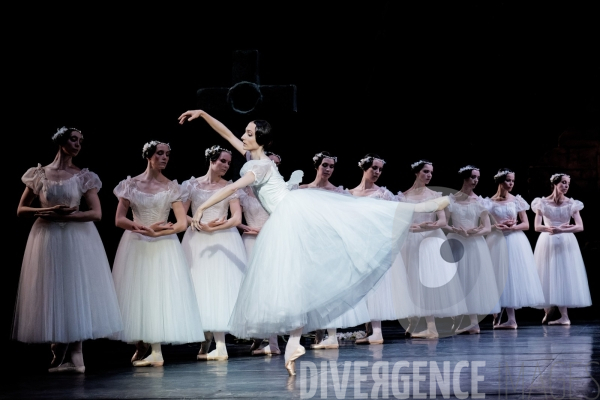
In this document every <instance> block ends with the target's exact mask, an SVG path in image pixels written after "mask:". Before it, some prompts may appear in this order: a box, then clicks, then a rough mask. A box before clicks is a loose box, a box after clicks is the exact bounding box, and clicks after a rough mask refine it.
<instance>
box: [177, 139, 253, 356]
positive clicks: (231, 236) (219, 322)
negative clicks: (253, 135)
mask: <svg viewBox="0 0 600 400" xmlns="http://www.w3.org/2000/svg"><path fill="white" fill-rule="evenodd" d="M204 155H205V157H206V161H207V163H208V172H207V173H206V174H205V175H204V176H201V177H199V178H195V177H192V178H191V179H189V180H187V181H184V182H183V183H182V184H181V190H182V193H183V197H182V200H183V209H184V211H185V213H186V214H187V213H188V210H189V209H190V206H191V210H192V215H193V214H194V212H195V210H196V208H197V207H198V206H199V205H200V204H202V203H203V202H204V200H206V199H208V198H209V197H210V196H211V195H212V194H213V193H215V192H216V191H217V190H219V189H221V188H223V187H224V186H226V185H228V184H230V183H231V181H226V180H225V179H223V175H225V174H226V173H227V171H228V170H229V167H230V165H231V151H230V150H228V149H224V148H222V147H220V146H212V147H210V148H208V149H206V150H205V152H204ZM239 197H240V193H239V192H237V193H234V194H233V195H231V196H229V197H228V198H227V199H225V200H224V201H222V202H220V203H218V204H215V205H214V206H212V207H211V208H209V209H207V210H206V212H205V213H204V215H203V217H202V221H201V230H200V231H195V230H193V229H192V228H191V227H189V228H188V229H187V230H186V231H185V234H184V236H183V240H182V241H181V245H182V247H183V251H184V252H185V255H186V257H187V260H188V263H189V265H190V269H191V273H192V280H193V282H194V289H195V291H196V299H197V300H198V309H199V310H200V318H201V320H202V327H203V328H204V336H205V337H206V340H205V341H204V342H202V344H201V346H200V352H199V353H198V356H197V357H196V358H197V359H198V360H227V359H228V358H229V355H228V353H227V346H226V344H225V334H226V333H227V332H228V331H229V318H230V317H231V312H232V310H233V306H234V305H235V301H236V299H237V295H238V291H239V290H240V284H241V282H242V279H243V277H244V273H245V271H246V250H245V248H244V243H243V242H242V238H241V237H240V234H239V232H238V230H237V229H236V226H237V225H238V224H240V223H241V222H242V208H241V206H240V200H239ZM228 210H229V211H230V214H231V217H230V218H229V219H227V212H228ZM188 220H189V222H190V223H191V217H188ZM213 337H214V340H215V342H216V349H215V350H213V351H212V352H210V353H209V352H208V350H209V348H210V345H211V342H212V340H213Z"/></svg>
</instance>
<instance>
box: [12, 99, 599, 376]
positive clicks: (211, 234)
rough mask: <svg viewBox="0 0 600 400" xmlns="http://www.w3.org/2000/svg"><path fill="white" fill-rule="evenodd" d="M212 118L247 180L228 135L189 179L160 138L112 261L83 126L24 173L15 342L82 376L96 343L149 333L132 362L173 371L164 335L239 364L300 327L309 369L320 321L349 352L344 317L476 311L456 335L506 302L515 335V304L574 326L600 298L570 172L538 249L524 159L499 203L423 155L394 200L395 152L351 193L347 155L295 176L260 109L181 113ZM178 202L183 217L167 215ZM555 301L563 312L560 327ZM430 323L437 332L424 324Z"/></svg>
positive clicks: (132, 196) (133, 181)
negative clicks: (341, 170)
mask: <svg viewBox="0 0 600 400" xmlns="http://www.w3.org/2000/svg"><path fill="white" fill-rule="evenodd" d="M198 118H202V119H203V120H205V121H206V122H207V123H208V124H209V125H210V127H212V128H213V129H214V131H216V132H217V133H218V134H219V135H221V136H222V137H223V138H224V139H226V140H227V141H228V142H229V143H230V144H231V146H232V147H233V149H234V150H235V151H237V152H239V153H240V154H241V155H242V156H244V157H246V160H247V162H246V163H245V164H244V166H243V168H242V169H241V172H240V175H241V177H240V179H238V180H236V181H235V182H232V181H227V180H225V179H223V176H224V175H225V173H226V172H227V171H228V169H229V167H230V163H231V160H232V157H233V154H232V151H231V150H228V149H225V148H221V147H220V146H213V147H211V148H209V149H206V152H205V156H206V159H207V162H208V171H207V173H206V174H205V175H203V176H201V177H198V178H196V177H194V176H192V177H191V178H190V179H189V180H186V181H184V182H183V183H182V184H179V183H178V182H177V181H176V180H170V179H168V178H167V177H166V176H165V175H163V171H164V169H165V168H166V166H167V163H168V161H169V157H170V152H171V148H170V146H169V144H167V143H162V142H158V141H151V142H148V143H146V144H145V145H144V147H143V151H142V156H143V158H144V159H146V160H147V168H146V170H145V171H144V172H143V173H141V174H140V175H137V176H134V177H131V176H128V177H127V178H126V179H124V180H123V181H121V182H120V183H119V184H118V185H117V186H116V187H115V189H114V194H115V195H116V197H117V198H118V201H119V203H118V206H117V211H116V218H115V223H116V225H117V226H118V227H120V228H122V229H123V230H124V231H125V232H124V233H123V236H122V238H121V241H120V243H119V246H118V249H117V253H116V256H115V259H114V263H113V265H112V273H111V266H110V264H109V261H108V259H107V256H106V252H105V250H104V247H103V245H102V240H101V238H100V236H99V234H98V231H97V230H96V227H95V225H94V223H93V222H94V221H98V220H99V219H100V218H101V206H100V201H99V198H98V191H99V190H100V188H101V187H102V183H101V181H100V179H99V178H98V176H97V175H96V174H95V173H93V172H91V171H89V170H88V169H85V168H84V169H80V168H78V167H76V166H75V165H74V164H73V158H74V157H75V156H77V154H78V153H79V151H80V150H81V146H82V141H83V136H82V133H81V131H79V130H78V129H75V128H67V127H63V128H61V129H59V130H58V131H57V132H56V133H55V134H54V136H53V137H52V140H53V141H54V143H55V144H56V145H57V146H58V148H59V149H58V153H57V155H56V157H55V159H54V161H53V162H52V163H50V164H49V165H46V166H41V165H39V164H38V166H37V167H34V168H30V169H29V170H28V171H27V172H26V173H25V174H24V175H23V178H22V181H23V182H24V183H25V186H26V187H25V190H24V192H23V195H22V197H21V200H20V202H19V206H18V215H19V216H29V217H36V220H35V222H34V224H33V226H32V228H31V232H30V234H29V238H28V241H27V246H26V250H25V255H24V257H23V263H22V268H21V276H20V281H19V289H18V296H17V301H16V309H15V318H14V323H13V338H14V339H15V340H18V341H21V342H26V343H50V344H51V349H52V353H53V355H54V358H53V359H52V361H51V365H50V368H49V371H50V372H79V373H82V372H84V371H85V365H84V361H83V353H82V341H84V340H87V339H96V338H111V339H115V340H121V341H124V342H127V343H132V344H135V346H136V350H135V353H134V355H133V357H132V359H131V361H132V363H133V365H134V366H140V367H141V366H161V365H163V363H164V359H163V356H162V352H161V344H164V343H170V344H182V343H197V342H200V343H201V346H200V352H199V354H198V355H197V359H198V360H226V359H227V358H228V354H227V348H226V344H225V334H226V333H230V334H232V335H234V336H236V337H238V338H244V339H254V341H253V343H252V346H251V351H252V354H255V355H261V354H263V355H273V354H280V353H281V351H280V350H279V346H278V341H277V336H278V335H289V338H288V341H287V345H286V347H285V368H286V369H287V371H288V373H289V374H290V375H295V360H296V359H297V358H298V357H300V356H302V355H303V354H304V353H305V348H304V347H303V346H302V345H301V344H300V338H301V336H302V334H305V333H308V332H313V331H316V332H317V334H316V338H317V339H316V340H315V343H314V344H313V345H312V347H313V348H317V349H319V348H321V349H328V348H337V347H338V346H339V345H338V340H337V335H336V329H338V328H348V327H356V326H359V325H362V324H367V327H368V332H369V334H368V336H366V337H364V338H362V339H357V340H356V343H357V344H371V345H378V344H382V343H383V340H384V339H383V336H382V331H381V321H390V320H400V319H401V320H408V321H409V322H410V324H409V325H408V327H407V329H406V335H407V336H410V337H412V338H421V339H434V338H438V337H439V333H438V330H437V328H436V318H440V317H457V316H468V317H469V318H470V320H469V323H468V324H467V326H465V327H463V328H461V327H460V326H458V324H457V327H456V331H455V333H467V334H477V333H479V331H480V328H479V323H478V321H479V320H478V316H482V315H483V316H485V315H489V314H493V315H494V317H493V318H494V323H493V326H494V329H516V328H517V323H516V319H515V309H519V308H522V307H536V308H543V309H544V310H545V315H544V317H543V321H542V322H548V323H549V324H569V323H570V321H569V317H568V314H567V308H569V307H586V306H589V305H591V297H590V292H589V288H588V282H587V277H586V271H585V266H584V263H583V259H582V256H581V252H580V250H579V246H578V243H577V240H576V239H575V237H574V235H573V234H574V233H575V232H579V231H582V230H583V223H582V219H581V216H580V210H581V209H582V208H583V204H582V203H581V202H580V201H577V200H574V199H572V198H568V197H566V193H567V191H568V189H569V184H570V177H569V176H568V175H566V174H563V173H557V174H555V175H553V176H552V177H551V178H550V181H551V184H552V187H553V190H552V193H551V194H550V195H549V196H547V197H544V198H536V199H534V200H533V202H532V206H531V208H532V210H533V211H534V212H535V221H534V227H535V230H536V231H537V232H540V235H539V237H538V239H537V243H536V245H535V250H532V248H531V246H530V245H529V242H528V239H527V238H526V236H525V234H524V233H523V231H525V230H528V229H529V221H528V217H527V215H526V211H527V210H528V209H529V208H530V207H529V205H528V204H527V202H526V201H525V200H524V199H523V198H522V197H521V196H519V195H513V194H511V191H512V189H513V185H514V182H515V173H514V172H513V171H510V170H509V169H501V170H499V171H498V173H497V174H496V175H495V176H494V180H495V182H496V183H497V184H498V190H497V192H496V194H494V195H493V196H492V197H490V198H483V197H481V196H477V195H476V194H475V193H474V189H475V188H476V186H477V183H478V181H479V178H480V172H479V170H478V168H476V167H475V166H472V165H467V166H465V167H463V168H461V169H460V170H459V171H458V174H459V177H457V181H458V180H459V179H461V180H462V188H461V189H460V191H458V192H457V193H455V194H450V195H449V196H442V194H441V193H439V192H435V191H433V190H431V189H429V188H428V187H427V185H428V184H429V182H430V180H431V178H432V173H433V164H432V163H431V162H429V161H427V160H419V161H417V162H415V163H413V164H412V165H411V166H410V167H411V168H412V171H413V172H414V174H415V181H414V184H413V185H412V187H411V188H410V189H408V190H406V191H404V192H398V193H397V194H393V193H391V192H390V191H389V190H387V189H386V188H385V187H380V186H378V185H376V182H377V180H378V178H379V177H380V175H381V173H382V171H383V167H384V164H385V161H384V160H383V159H381V158H380V157H379V156H377V155H376V154H367V155H366V156H365V157H364V158H363V159H362V160H360V161H359V162H358V166H359V167H360V169H361V170H362V180H361V182H360V184H359V185H358V186H356V187H355V188H353V189H346V188H343V187H342V186H337V187H336V186H335V185H333V184H332V183H331V182H330V181H329V180H330V178H331V176H332V173H333V171H334V169H335V166H336V163H337V158H336V157H335V156H334V155H332V154H329V153H327V152H321V153H318V154H316V155H314V157H313V162H314V166H315V169H316V178H315V180H314V181H312V182H311V183H308V184H301V179H302V173H301V172H300V171H296V172H294V173H293V174H292V177H291V178H290V180H288V181H285V180H284V179H283V177H282V176H281V175H280V173H279V171H278V165H279V163H280V162H281V157H280V156H278V155H276V154H273V153H269V152H266V151H265V147H267V146H269V145H270V144H271V142H272V140H273V137H272V132H271V126H270V125H269V123H268V122H266V121H264V120H254V121H251V122H250V123H249V124H248V125H247V127H246V130H245V133H244V135H243V136H242V138H241V140H240V139H239V138H238V137H236V136H235V135H234V134H233V133H232V132H231V131H230V130H229V129H228V128H227V127H226V126H225V125H223V124H222V123H221V122H219V121H218V120H216V119H215V118H213V117H212V116H210V115H209V114H207V113H206V112H204V111H202V110H192V111H187V112H185V113H183V114H182V115H181V116H180V117H179V122H180V124H183V123H186V122H187V121H192V120H194V119H198ZM36 198H37V199H38V200H39V206H35V207H34V206H32V204H33V201H34V200H35V199H36ZM82 198H83V199H84V200H85V203H86V205H87V207H85V211H82V210H79V205H80V201H81V199H82ZM190 208H191V211H190ZM130 209H131V214H132V215H133V219H130V218H129V217H128V213H129V210H130ZM171 210H172V211H173V214H174V216H175V222H168V221H167V219H168V217H169V214H170V212H171ZM244 222H245V223H244ZM184 231H185V234H184V236H183V240H182V241H181V242H180V241H179V238H178V236H177V235H176V234H177V233H180V232H184ZM240 232H242V234H241V235H240ZM450 239H454V240H453V241H452V240H450ZM450 242H452V243H454V245H453V246H450V247H452V248H453V249H454V251H451V252H450V254H452V255H453V256H455V255H456V254H457V253H460V256H459V257H455V258H453V259H450V260H449V259H448V257H443V256H442V255H441V254H442V253H441V252H440V248H441V247H443V246H444V245H447V244H448V243H450ZM457 244H460V245H459V246H457ZM457 249H458V250H457ZM459 250H460V251H459ZM551 306H557V307H558V309H559V310H560V313H561V317H560V318H559V319H558V320H555V321H547V319H548V315H549V310H550V307H551ZM504 310H506V314H507V316H508V317H507V321H505V322H501V316H502V314H501V311H504ZM421 317H424V319H425V321H426V323H427V327H426V329H425V330H423V331H421V332H415V327H416V326H417V323H418V321H419V319H420V318H421ZM325 330H327V333H328V336H327V337H326V338H325V335H324V332H325ZM266 338H268V342H267V343H266V341H265V340H264V339H266ZM213 340H214V341H215V343H216V346H215V349H214V350H213V351H209V350H210V348H211V344H212V341H213ZM148 353H149V354H148Z"/></svg>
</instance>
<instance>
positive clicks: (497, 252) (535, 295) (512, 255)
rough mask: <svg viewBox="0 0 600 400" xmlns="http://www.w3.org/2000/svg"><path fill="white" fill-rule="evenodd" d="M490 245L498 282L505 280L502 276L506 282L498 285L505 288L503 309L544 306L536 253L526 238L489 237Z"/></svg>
mask: <svg viewBox="0 0 600 400" xmlns="http://www.w3.org/2000/svg"><path fill="white" fill-rule="evenodd" d="M503 241H504V244H503V243H502V242H503ZM487 243H488V245H489V246H490V253H491V254H492V256H493V259H494V264H495V265H494V266H495V268H496V279H502V278H501V277H502V276H504V279H505V280H504V282H498V283H499V287H502V286H503V290H502V291H501V292H500V293H501V296H500V305H501V306H502V307H509V308H517V309H518V308H522V307H535V306H538V305H539V304H542V303H543V302H544V294H543V292H542V287H541V284H540V278H539V277H538V274H537V271H536V263H535V260H534V257H533V251H532V250H531V245H530V244H529V240H528V239H527V237H526V236H525V234H524V233H523V232H522V231H515V232H510V233H509V234H507V235H504V234H496V235H493V236H490V235H488V238H487ZM504 252H506V253H505V254H504ZM504 270H505V271H506V272H503V271H504Z"/></svg>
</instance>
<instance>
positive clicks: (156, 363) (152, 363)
mask: <svg viewBox="0 0 600 400" xmlns="http://www.w3.org/2000/svg"><path fill="white" fill-rule="evenodd" d="M164 363H165V362H164V361H148V360H147V359H144V360H137V361H134V362H133V366H134V367H162V366H163V364H164Z"/></svg>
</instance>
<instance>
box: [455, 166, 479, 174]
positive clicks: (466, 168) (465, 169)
mask: <svg viewBox="0 0 600 400" xmlns="http://www.w3.org/2000/svg"><path fill="white" fill-rule="evenodd" d="M472 170H477V171H479V168H477V167H475V166H473V165H467V166H466V167H462V168H461V169H459V170H458V173H459V174H460V173H462V172H464V171H472Z"/></svg>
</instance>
